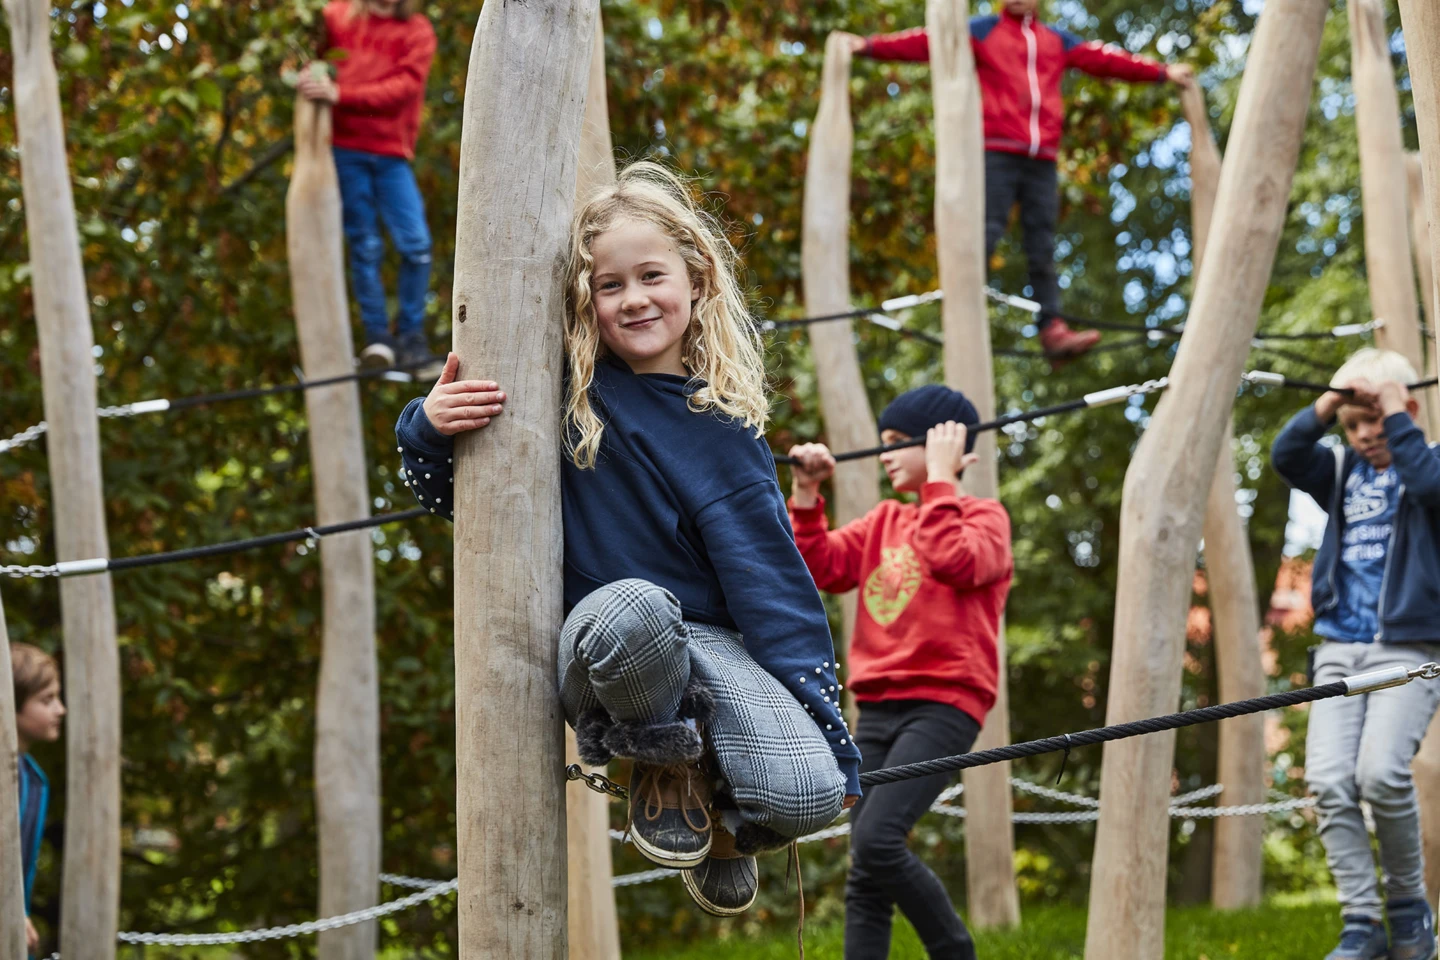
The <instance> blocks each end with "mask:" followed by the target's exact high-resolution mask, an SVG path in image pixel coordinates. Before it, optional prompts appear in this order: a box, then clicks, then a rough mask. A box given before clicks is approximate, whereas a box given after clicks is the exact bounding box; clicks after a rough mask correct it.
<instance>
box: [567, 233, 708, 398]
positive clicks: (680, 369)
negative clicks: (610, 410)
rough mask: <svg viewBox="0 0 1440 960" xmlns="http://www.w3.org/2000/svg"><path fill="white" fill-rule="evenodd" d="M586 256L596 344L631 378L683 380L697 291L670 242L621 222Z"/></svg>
mask: <svg viewBox="0 0 1440 960" xmlns="http://www.w3.org/2000/svg"><path fill="white" fill-rule="evenodd" d="M590 256H591V259H592V260H593V261H594V267H593V269H592V270H591V274H590V287H591V290H592V292H593V296H594V299H595V318H596V320H597V322H598V323H599V325H600V340H601V342H602V343H604V344H605V346H606V348H607V349H608V350H609V351H610V352H611V353H613V354H615V356H617V357H619V358H620V359H621V360H624V361H625V363H626V364H627V365H628V366H629V367H630V369H631V370H633V371H635V372H636V373H672V374H677V375H679V376H682V377H683V376H689V374H690V371H688V370H686V369H685V363H684V361H683V359H682V357H683V354H684V339H685V331H686V330H687V329H689V327H690V309H691V305H692V304H693V302H694V301H695V299H696V298H697V297H699V295H700V286H699V284H698V283H696V282H694V281H692V280H691V279H690V275H689V272H688V271H687V270H686V269H685V261H684V260H683V259H681V257H680V252H679V250H677V249H676V248H675V244H674V242H673V241H672V240H671V239H670V238H669V237H668V236H666V235H665V233H664V231H662V230H661V229H660V228H659V227H657V226H656V225H655V224H653V223H648V222H646V221H643V220H621V221H619V222H618V223H616V224H615V225H614V226H613V227H611V228H610V229H609V230H606V231H605V232H603V233H599V234H596V236H595V238H594V239H593V240H591V241H590Z"/></svg>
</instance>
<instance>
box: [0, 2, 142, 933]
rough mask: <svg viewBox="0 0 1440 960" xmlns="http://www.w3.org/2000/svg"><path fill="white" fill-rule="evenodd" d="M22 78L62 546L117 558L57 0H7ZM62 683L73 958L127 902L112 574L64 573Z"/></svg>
mask: <svg viewBox="0 0 1440 960" xmlns="http://www.w3.org/2000/svg"><path fill="white" fill-rule="evenodd" d="M5 12H6V16H7V17H8V19H9V25H10V49H11V53H12V55H13V57H14V64H15V80H14V87H13V89H12V98H13V103H14V109H15V119H16V125H17V128H18V131H19V138H20V149H21V151H22V155H21V162H20V172H21V183H22V187H23V192H24V200H25V222H26V228H27V232H28V234H29V243H30V263H31V265H32V267H33V268H34V269H33V270H32V271H31V274H30V280H31V285H32V293H33V295H34V297H35V318H36V322H37V325H38V327H39V332H40V366H41V370H42V374H43V375H42V381H43V387H44V394H45V420H46V422H48V423H49V424H50V431H49V435H48V437H47V438H46V444H47V450H48V458H49V463H50V484H51V503H52V506H53V507H54V510H53V511H52V512H53V513H54V516H55V535H56V536H55V540H56V542H55V556H56V559H59V560H80V559H85V558H89V557H108V556H109V555H110V545H109V541H108V538H107V536H106V532H105V508H104V502H103V496H102V493H101V487H102V474H101V469H100V443H99V439H100V438H99V432H100V428H99V421H98V420H97V419H96V415H95V366H94V364H95V358H94V356H93V354H92V353H91V350H92V348H93V347H94V343H95V340H94V334H93V332H92V330H91V327H90V302H89V299H88V298H87V296H86V294H85V272H84V268H83V267H82V265H81V262H80V239H79V234H78V232H77V230H76V226H75V200H74V197H73V195H72V194H71V191H70V165H69V163H68V161H67V158H66V154H65V133H64V129H65V128H64V124H63V121H62V119H61V115H60V94H59V86H58V82H57V77H56V74H55V65H54V62H53V60H52V59H51V53H50V22H51V21H50V5H49V3H47V2H43V0H5ZM60 607H61V620H62V626H63V632H64V646H65V684H66V687H67V689H68V690H69V692H70V696H69V699H70V705H71V711H70V717H69V719H68V720H67V721H66V724H65V731H66V733H65V779H66V782H68V783H70V784H84V789H83V790H71V791H70V793H69V796H68V797H67V798H66V799H67V801H68V803H67V809H66V812H65V868H64V869H65V876H64V881H63V885H62V899H61V903H62V905H63V906H62V908H61V918H60V946H61V949H62V950H63V951H64V954H65V957H66V960H99V958H102V957H113V956H115V933H116V924H117V920H118V912H119V908H120V660H119V647H118V646H117V644H116V638H115V632H116V631H115V600H114V594H113V591H112V589H111V582H110V575H109V574H99V575H94V576H87V577H73V578H69V579H66V580H62V581H61V582H60Z"/></svg>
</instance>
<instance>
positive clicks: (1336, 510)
mask: <svg viewBox="0 0 1440 960" xmlns="http://www.w3.org/2000/svg"><path fill="white" fill-rule="evenodd" d="M1332 422H1333V421H1332ZM1330 427H1331V424H1330V423H1321V422H1320V418H1319V417H1318V416H1317V415H1316V413H1315V408H1314V407H1313V406H1309V407H1306V408H1305V409H1304V410H1301V411H1300V412H1299V413H1297V414H1295V416H1294V417H1292V418H1291V419H1290V422H1289V423H1287V424H1286V425H1285V428H1284V429H1283V430H1281V431H1280V434H1279V436H1277V437H1276V438H1275V445H1274V446H1273V447H1272V448H1271V450H1270V459H1271V462H1273V463H1274V464H1275V470H1276V472H1278V473H1279V474H1280V476H1281V477H1282V478H1283V479H1284V480H1285V482H1286V483H1288V484H1290V486H1292V487H1294V488H1295V489H1297V490H1303V491H1304V492H1305V493H1308V494H1310V496H1312V497H1314V498H1315V502H1316V503H1318V504H1320V506H1321V507H1323V508H1324V509H1325V511H1326V512H1327V513H1329V514H1330V522H1329V523H1327V524H1326V525H1325V536H1324V538H1323V539H1322V540H1321V541H1320V549H1319V550H1318V551H1317V552H1316V554H1315V566H1314V570H1313V572H1312V574H1311V577H1310V605H1311V607H1312V608H1314V610H1315V613H1316V615H1317V616H1319V615H1320V614H1323V613H1326V612H1328V611H1330V610H1332V609H1334V608H1335V607H1336V606H1337V605H1338V604H1339V602H1340V598H1339V595H1338V594H1337V592H1336V587H1335V585H1336V582H1337V581H1336V571H1337V569H1338V567H1339V563H1340V546H1339V545H1340V539H1341V537H1342V536H1343V534H1344V529H1343V528H1344V526H1345V511H1344V509H1343V504H1342V500H1343V498H1344V495H1345V478H1346V477H1348V476H1349V475H1350V471H1351V470H1352V469H1353V468H1354V467H1355V464H1356V463H1357V462H1358V461H1359V457H1360V455H1359V454H1357V453H1356V452H1355V451H1354V450H1353V449H1351V448H1350V446H1349V445H1345V446H1342V447H1338V448H1331V447H1327V446H1325V445H1324V444H1322V443H1320V438H1321V437H1323V436H1325V434H1326V432H1328V431H1329V429H1330ZM1385 443H1386V445H1387V446H1388V447H1389V448H1390V457H1391V465H1392V467H1393V468H1394V470H1395V472H1396V474H1397V475H1398V476H1399V478H1400V494H1399V496H1400V506H1399V508H1398V510H1397V512H1396V514H1395V523H1394V525H1393V528H1392V531H1393V532H1392V533H1391V540H1390V545H1389V550H1388V552H1387V554H1386V557H1387V560H1386V566H1385V575H1384V579H1383V580H1382V581H1381V586H1380V610H1379V614H1380V630H1379V632H1378V633H1377V634H1376V635H1375V639H1376V640H1377V641H1383V642H1385V643H1434V642H1436V641H1440V454H1437V452H1436V451H1435V450H1434V449H1432V448H1431V447H1429V446H1428V445H1427V444H1426V443H1425V435H1424V434H1423V433H1421V432H1420V428H1419V427H1417V426H1415V422H1414V421H1413V420H1411V419H1410V415H1409V414H1407V413H1395V414H1391V415H1390V416H1388V417H1386V418H1385Z"/></svg>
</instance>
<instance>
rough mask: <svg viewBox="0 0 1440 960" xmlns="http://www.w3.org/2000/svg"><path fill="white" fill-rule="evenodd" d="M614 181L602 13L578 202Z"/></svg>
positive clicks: (582, 141)
mask: <svg viewBox="0 0 1440 960" xmlns="http://www.w3.org/2000/svg"><path fill="white" fill-rule="evenodd" d="M614 182H615V146H614V143H613V141H611V139H610V98H609V96H608V94H607V92H606V89H605V25H604V24H603V23H602V22H601V20H600V16H599V14H596V16H595V38H594V40H593V43H592V48H591V53H590V74H589V80H588V81H587V84H586V94H585V116H584V120H583V121H582V123H581V127H580V159H579V168H578V170H577V173H576V187H575V200H576V203H582V202H584V201H585V200H586V199H587V198H588V197H589V196H590V195H591V194H592V193H594V192H595V191H596V190H598V189H600V188H602V187H608V186H610V185H611V184H613V183H614ZM591 792H594V791H591ZM597 796H598V794H597Z"/></svg>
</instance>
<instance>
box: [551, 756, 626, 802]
mask: <svg viewBox="0 0 1440 960" xmlns="http://www.w3.org/2000/svg"><path fill="white" fill-rule="evenodd" d="M565 779H566V780H580V781H582V782H583V783H584V784H585V786H587V787H589V788H590V789H591V790H594V791H595V792H596V793H603V794H605V795H606V796H609V797H614V798H615V799H616V800H628V799H630V791H629V790H626V789H625V788H624V787H622V786H620V784H618V783H616V782H615V781H614V780H611V779H610V778H609V777H607V776H605V774H603V773H586V772H585V771H584V770H582V769H581V768H580V764H578V763H572V764H570V765H569V766H568V767H566V768H565Z"/></svg>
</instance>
